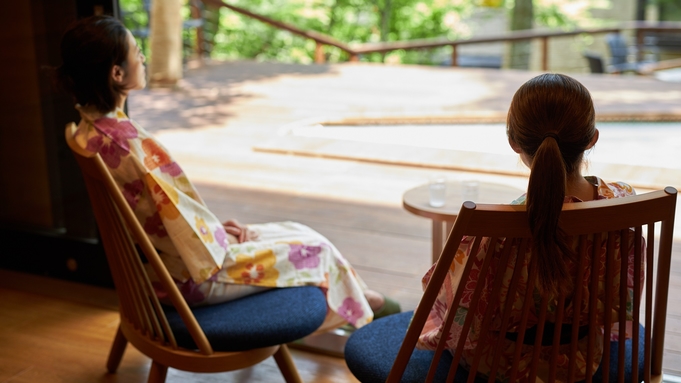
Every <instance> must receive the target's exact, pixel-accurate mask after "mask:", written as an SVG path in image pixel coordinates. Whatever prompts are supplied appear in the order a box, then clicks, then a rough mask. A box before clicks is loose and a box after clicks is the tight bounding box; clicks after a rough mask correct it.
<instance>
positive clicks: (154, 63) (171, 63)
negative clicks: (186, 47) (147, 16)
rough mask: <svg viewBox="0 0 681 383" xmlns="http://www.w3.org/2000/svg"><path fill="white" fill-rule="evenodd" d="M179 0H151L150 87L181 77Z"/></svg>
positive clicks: (180, 0)
mask: <svg viewBox="0 0 681 383" xmlns="http://www.w3.org/2000/svg"><path fill="white" fill-rule="evenodd" d="M182 3H183V2H182V0H163V1H159V0H155V1H152V2H151V28H150V31H151V37H150V40H151V41H150V45H151V57H150V58H149V65H148V68H149V69H148V70H149V83H150V86H152V87H153V86H174V85H176V84H177V81H178V80H179V79H181V78H182V12H181V11H182Z"/></svg>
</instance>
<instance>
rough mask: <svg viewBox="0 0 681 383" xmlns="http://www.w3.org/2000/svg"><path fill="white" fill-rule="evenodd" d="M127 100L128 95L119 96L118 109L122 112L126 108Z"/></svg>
mask: <svg viewBox="0 0 681 383" xmlns="http://www.w3.org/2000/svg"><path fill="white" fill-rule="evenodd" d="M127 98H128V95H127V94H120V95H119V96H118V102H117V103H116V108H117V109H121V110H122V109H123V107H124V106H125V100H126V99H127Z"/></svg>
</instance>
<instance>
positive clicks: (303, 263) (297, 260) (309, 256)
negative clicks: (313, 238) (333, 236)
mask: <svg viewBox="0 0 681 383" xmlns="http://www.w3.org/2000/svg"><path fill="white" fill-rule="evenodd" d="M290 246H291V250H290V251H289V253H288V260H289V261H290V262H291V263H293V265H294V266H295V267H296V269H298V270H300V269H314V268H315V267H317V266H319V253H321V251H322V248H321V246H305V245H295V244H292V245H290Z"/></svg>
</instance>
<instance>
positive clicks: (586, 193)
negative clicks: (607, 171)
mask: <svg viewBox="0 0 681 383" xmlns="http://www.w3.org/2000/svg"><path fill="white" fill-rule="evenodd" d="M565 195H566V196H574V197H577V198H579V199H580V200H582V201H591V200H593V199H594V198H595V193H594V185H592V184H591V183H590V182H589V181H587V180H586V178H584V177H583V176H582V174H581V173H580V172H575V174H574V175H572V176H569V177H568V179H567V185H566V187H565Z"/></svg>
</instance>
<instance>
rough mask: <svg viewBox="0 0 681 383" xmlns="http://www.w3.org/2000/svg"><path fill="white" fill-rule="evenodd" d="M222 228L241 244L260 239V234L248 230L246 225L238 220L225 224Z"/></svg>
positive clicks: (231, 220)
mask: <svg viewBox="0 0 681 383" xmlns="http://www.w3.org/2000/svg"><path fill="white" fill-rule="evenodd" d="M222 226H223V227H224V228H225V231H226V232H227V234H231V235H233V236H234V237H235V238H236V239H237V241H238V242H239V243H243V242H248V241H253V240H255V239H257V238H258V234H257V233H256V232H255V231H253V230H248V227H247V226H246V225H243V224H241V223H240V222H239V221H237V220H236V219H230V220H229V221H227V222H224V223H223V224H222Z"/></svg>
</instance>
